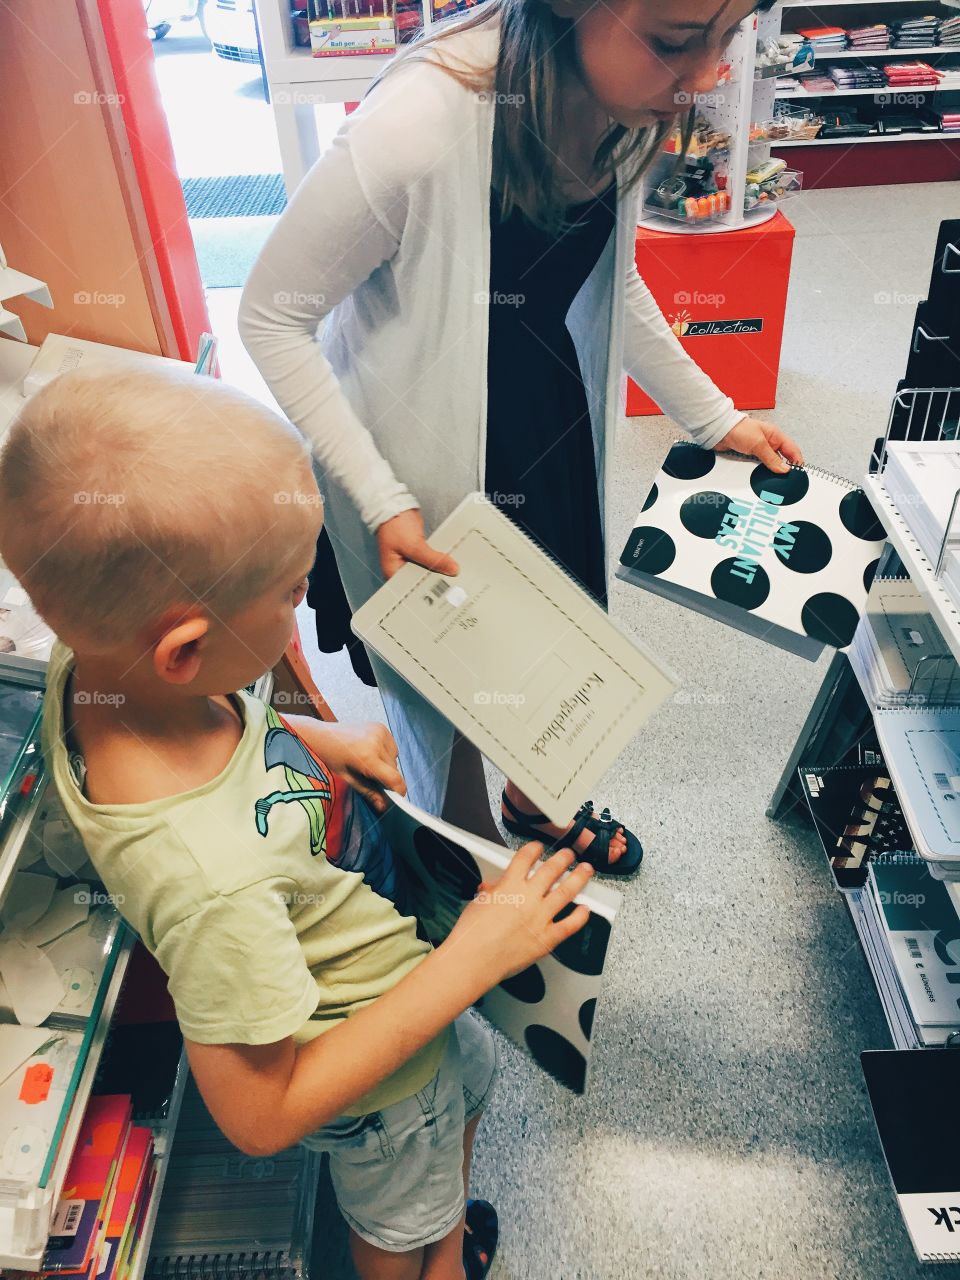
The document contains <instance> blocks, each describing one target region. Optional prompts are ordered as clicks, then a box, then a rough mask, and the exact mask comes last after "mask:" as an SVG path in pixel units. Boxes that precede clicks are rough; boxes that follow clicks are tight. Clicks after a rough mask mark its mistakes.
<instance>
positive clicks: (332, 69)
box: [264, 49, 396, 87]
mask: <svg viewBox="0 0 960 1280" xmlns="http://www.w3.org/2000/svg"><path fill="white" fill-rule="evenodd" d="M395 57H396V54H393V53H364V54H349V53H347V54H342V55H340V56H335V57H331V58H315V57H314V56H313V55H312V54H311V53H310V51H309V49H304V50H302V51H301V52H300V53H288V54H281V55H280V56H279V57H277V58H266V59H265V62H264V65H265V67H266V71H267V79H268V81H269V82H270V85H271V86H273V85H275V84H296V85H307V84H309V85H317V86H318V87H322V86H323V85H325V84H333V83H342V82H343V81H351V80H352V81H370V80H372V79H373V77H374V76H376V75H379V73H380V72H381V71H382V70H383V69H384V67H386V66H388V65H389V64H390V62H392V61H393V59H394V58H395Z"/></svg>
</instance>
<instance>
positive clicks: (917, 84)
mask: <svg viewBox="0 0 960 1280" xmlns="http://www.w3.org/2000/svg"><path fill="white" fill-rule="evenodd" d="M924 43H929V41H925V42H924ZM883 74H884V76H885V77H886V81H887V84H888V85H889V86H890V88H891V89H923V88H931V89H935V88H936V87H937V85H939V84H940V82H941V80H943V78H944V73H943V72H942V71H937V70H936V69H935V68H934V67H931V65H930V63H929V62H888V63H887V64H886V66H885V67H884V68H883Z"/></svg>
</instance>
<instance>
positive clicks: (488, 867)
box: [381, 792, 622, 1093]
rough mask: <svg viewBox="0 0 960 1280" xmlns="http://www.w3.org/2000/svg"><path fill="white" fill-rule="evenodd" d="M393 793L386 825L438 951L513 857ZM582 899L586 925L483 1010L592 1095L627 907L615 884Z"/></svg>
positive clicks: (493, 994) (592, 888) (570, 1084)
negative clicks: (597, 1044)
mask: <svg viewBox="0 0 960 1280" xmlns="http://www.w3.org/2000/svg"><path fill="white" fill-rule="evenodd" d="M387 795H388V797H389V799H390V802H391V804H390V808H389V810H388V811H387V813H386V814H385V815H384V816H383V817H382V818H381V822H382V823H383V824H384V828H385V831H386V834H387V839H388V840H389V843H390V847H391V848H392V849H393V851H394V853H396V854H397V856H398V857H399V858H400V859H401V861H402V863H403V865H404V867H405V869H406V873H407V881H408V885H409V888H410V891H411V897H412V905H413V909H414V913H415V914H416V916H417V918H418V919H419V921H420V924H421V927H422V929H423V931H424V933H425V934H426V936H427V938H428V939H429V941H430V942H432V943H434V945H439V944H440V943H441V942H442V941H443V940H444V938H445V937H446V936H447V934H448V933H449V932H450V930H451V929H452V928H453V926H454V925H455V924H456V922H457V920H458V918H459V916H460V913H461V912H462V911H463V909H464V907H466V905H467V904H468V903H469V902H471V901H472V900H473V898H474V896H475V894H476V893H477V890H478V889H479V887H480V885H481V884H487V885H494V884H495V883H496V881H498V880H499V879H500V877H501V876H502V875H503V873H504V871H505V870H506V869H507V867H508V866H509V865H510V862H511V859H512V857H513V853H512V850H510V849H505V848H504V847H503V846H502V845H498V844H493V843H492V842H491V841H489V840H484V839H482V838H481V837H479V836H474V835H471V834H470V833H469V832H466V831H462V830H461V829H460V828H459V827H454V826H452V825H451V824H450V823H449V822H444V821H442V820H441V819H440V818H435V817H433V816H432V815H431V814H428V813H425V812H424V811H423V810H421V809H418V808H416V807H415V806H414V805H412V804H411V803H410V802H409V801H408V800H406V799H404V798H403V797H401V796H398V795H394V794H393V793H392V792H388V793H387ZM576 901H577V902H578V903H582V904H583V905H584V906H586V907H588V908H589V910H590V918H589V919H588V921H587V923H586V924H585V925H584V927H583V928H582V929H581V930H580V931H579V932H578V933H575V934H574V935H573V937H572V938H568V939H567V940H566V941H565V942H561V943H560V945H559V946H558V947H557V948H556V949H555V950H554V951H552V952H551V953H550V954H549V955H547V956H544V957H543V958H542V959H541V960H538V961H537V962H536V963H535V964H532V965H530V967H529V968H528V969H524V970H523V972H522V973H518V974H515V975H514V976H513V977H512V978H507V979H506V980H505V981H503V982H501V983H500V985H499V986H497V987H494V988H493V990H492V991H488V992H487V994H486V995H485V996H484V997H483V999H482V1000H481V1002H480V1005H479V1008H480V1011H481V1013H483V1014H484V1015H485V1016H486V1017H487V1018H489V1019H490V1021H491V1022H492V1023H493V1025H494V1026H495V1027H498V1028H499V1029H500V1030H501V1031H503V1032H505V1034H506V1035H508V1036H510V1038H511V1039H512V1040H514V1041H515V1042H516V1043H517V1044H518V1045H519V1046H520V1047H521V1048H522V1049H524V1050H526V1052H527V1053H528V1054H529V1055H530V1056H531V1057H532V1058H533V1060H534V1062H536V1063H537V1065H538V1066H540V1067H541V1068H542V1069H543V1070H544V1071H546V1072H548V1073H549V1074H550V1075H552V1076H553V1077H554V1079H556V1080H559V1081H560V1083H561V1084H564V1085H566V1086H567V1088H569V1089H572V1090H573V1091H574V1092H575V1093H583V1092H584V1091H585V1089H586V1087H587V1078H588V1074H589V1068H590V1056H591V1050H592V1037H593V1022H594V1016H595V1013H596V1009H597V1003H598V1000H599V998H600V988H601V983H602V981H603V968H604V961H605V959H606V954H607V946H608V943H609V941H610V933H611V930H612V928H613V923H614V920H615V919H616V915H617V911H618V909H619V906H620V903H621V901H622V899H621V897H620V895H619V894H618V893H616V892H615V891H614V890H612V889H610V888H608V887H607V886H606V885H602V884H591V885H589V886H588V888H587V889H586V890H584V892H583V893H581V894H579V895H578V897H577V899H576Z"/></svg>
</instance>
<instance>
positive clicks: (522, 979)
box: [500, 964, 547, 1004]
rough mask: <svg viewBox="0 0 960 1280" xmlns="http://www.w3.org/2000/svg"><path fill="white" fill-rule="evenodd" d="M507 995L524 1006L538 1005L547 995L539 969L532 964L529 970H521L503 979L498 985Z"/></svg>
mask: <svg viewBox="0 0 960 1280" xmlns="http://www.w3.org/2000/svg"><path fill="white" fill-rule="evenodd" d="M500 985H501V987H503V989H504V991H506V992H507V994H508V995H511V996H513V997H514V999H515V1000H522V1001H523V1002H524V1004H539V1003H540V1001H541V1000H542V999H543V997H544V996H545V995H546V994H547V984H546V983H545V982H544V980H543V974H542V973H541V972H540V970H539V968H538V967H537V966H536V965H535V964H532V965H531V966H530V968H529V969H521V971H520V972H519V973H515V974H514V975H513V977H512V978H504V980H503V982H501V983H500Z"/></svg>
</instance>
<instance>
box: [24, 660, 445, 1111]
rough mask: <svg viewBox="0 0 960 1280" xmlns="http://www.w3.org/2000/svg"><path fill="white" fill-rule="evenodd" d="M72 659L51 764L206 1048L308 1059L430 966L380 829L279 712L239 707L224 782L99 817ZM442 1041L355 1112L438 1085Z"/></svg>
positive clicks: (46, 730)
mask: <svg viewBox="0 0 960 1280" xmlns="http://www.w3.org/2000/svg"><path fill="white" fill-rule="evenodd" d="M72 663H73V654H72V653H71V652H70V650H68V649H67V648H66V647H65V646H63V645H60V644H58V645H57V646H55V648H54V651H53V654H52V656H51V659H50V668H49V672H48V676H47V694H46V697H45V699H44V712H43V750H44V756H45V758H46V762H47V767H48V768H49V769H50V770H51V772H52V774H53V778H54V781H55V783H56V787H57V791H58V792H59V795H60V798H61V801H62V803H63V805H64V808H65V809H66V812H67V815H68V817H69V818H70V819H71V821H72V822H73V823H74V825H75V826H76V828H77V830H78V832H79V833H80V836H81V838H82V840H83V843H84V846H85V847H86V850H87V853H88V854H89V856H90V859H91V861H92V862H93V864H94V866H95V867H96V869H97V872H98V874H99V876H100V878H101V879H102V880H103V883H104V886H105V887H106V889H107V891H108V892H109V893H110V894H112V895H114V898H115V900H116V903H117V907H118V910H119V911H120V912H121V914H122V915H123V916H124V917H125V919H126V920H127V921H128V922H129V924H130V925H131V926H132V928H133V929H135V930H136V932H137V933H138V934H139V935H140V937H141V939H142V940H143V943H144V945H145V946H146V947H147V949H148V950H149V951H150V952H151V953H152V954H153V955H154V956H156V958H157V960H158V962H159V963H160V966H161V968H162V969H163V970H164V972H165V973H166V975H167V978H168V981H169V988H170V994H171V996H172V997H173V1000H174V1003H175V1005H176V1008H177V1017H178V1019H179V1021H180V1026H181V1028H182V1030H183V1034H184V1035H185V1036H186V1037H187V1038H188V1039H190V1040H195V1041H197V1042H198V1043H201V1044H268V1043H271V1042H273V1041H276V1040H282V1039H284V1038H285V1037H286V1036H293V1037H294V1039H295V1040H296V1042H297V1043H298V1044H302V1043H304V1042H306V1041H308V1040H311V1039H312V1038H313V1037H314V1036H317V1035H319V1034H321V1033H322V1032H324V1031H327V1030H329V1028H330V1027H332V1026H334V1025H336V1023H338V1022H340V1021H342V1020H343V1019H344V1018H347V1017H349V1016H350V1014H351V1013H353V1012H354V1011H355V1010H357V1009H360V1008H363V1006H364V1005H367V1004H369V1003H370V1002H371V1001H372V1000H375V999H376V998H377V997H378V996H380V995H383V994H384V992H386V991H389V990H390V989H391V987H393V986H395V985H396V983H397V982H399V981H400V979H401V978H403V977H404V975H405V974H407V973H409V972H410V971H411V969H413V968H414V966H415V965H417V964H419V963H420V961H421V960H422V959H423V958H424V956H425V955H426V954H427V953H428V952H429V950H430V946H429V943H427V942H424V941H423V940H422V939H420V938H419V937H418V936H417V932H416V921H415V919H414V918H413V917H412V916H410V915H404V914H402V908H403V882H402V879H401V878H400V877H399V876H398V873H397V869H396V866H395V864H394V859H393V855H392V853H391V851H390V848H389V846H388V845H387V844H386V842H385V841H384V840H383V838H382V836H381V835H380V830H381V828H380V824H379V823H378V822H377V820H376V816H375V815H374V814H373V811H372V810H371V809H370V807H369V806H368V805H367V804H366V802H365V801H364V800H363V799H362V797H360V796H359V795H357V794H356V793H355V792H354V791H352V790H351V788H350V787H348V786H347V785H346V784H345V783H344V782H342V781H341V780H340V779H339V778H337V777H336V776H335V775H334V774H333V773H331V771H330V770H329V769H327V768H326V766H324V764H323V763H322V762H321V761H320V760H319V759H318V758H317V757H316V755H315V754H314V753H313V752H312V751H311V750H310V748H309V747H308V746H307V744H306V743H305V742H304V741H303V739H302V738H300V737H298V736H297V734H295V733H294V732H293V730H292V729H291V728H290V727H289V725H288V724H287V723H286V722H285V721H284V720H283V718H282V717H281V716H279V715H278V714H277V713H276V711H274V710H273V709H272V708H268V707H267V706H266V705H265V704H264V703H262V702H261V701H260V700H259V699H258V698H254V697H252V696H251V695H250V694H248V693H245V692H241V693H239V694H238V695H237V699H238V707H239V709H241V710H242V713H243V719H244V728H243V734H242V737H241V739H240V742H239V744H238V746H237V749H236V751H235V752H234V754H233V757H232V758H231V760H230V762H229V764H227V766H226V768H225V769H224V770H223V771H222V772H221V773H220V774H219V775H218V776H217V777H216V778H213V779H211V781H209V782H206V783H204V784H203V786H200V787H196V788H194V789H193V790H191V791H185V792H183V793H182V794H181V795H177V796H170V797H167V798H166V799H163V800H153V801H149V802H148V803H145V804H122V805H106V804H91V803H90V802H89V801H88V800H87V799H86V798H85V797H84V795H83V791H82V761H80V760H78V759H77V758H75V757H70V756H69V754H68V751H67V748H66V745H65V742H64V716H63V700H64V691H65V687H66V683H67V679H68V676H69V673H70V670H71V668H72ZM446 1035H447V1033H446V1032H443V1033H442V1034H441V1035H440V1036H438V1037H437V1038H436V1039H435V1040H432V1041H431V1042H430V1043H429V1044H428V1045H426V1046H425V1047H424V1048H423V1049H421V1050H420V1051H419V1052H418V1053H417V1054H415V1055H414V1057H412V1058H411V1059H410V1060H409V1061H408V1062H406V1063H404V1065H403V1066H402V1067H400V1069H399V1070H398V1071H396V1072H395V1073H394V1074H393V1075H392V1076H390V1077H389V1078H388V1079H386V1080H384V1081H383V1082H382V1083H381V1084H380V1085H378V1086H377V1087H376V1088H374V1089H372V1090H371V1091H370V1093H368V1094H366V1095H365V1096H364V1097H363V1098H361V1099H359V1100H358V1101H357V1102H355V1103H354V1104H353V1106H351V1107H350V1108H348V1110H347V1112H346V1114H348V1115H363V1114H365V1113H367V1112H370V1111H378V1110H380V1109H382V1108H383V1107H386V1106H390V1105H391V1104H392V1103H394V1102H398V1101H400V1100H401V1099H403V1098H407V1097H410V1096H412V1094H414V1093H416V1092H417V1091H418V1090H419V1089H422V1088H423V1087H424V1086H425V1085H426V1084H427V1082H428V1081H429V1080H430V1079H431V1078H432V1077H433V1075H434V1073H435V1072H436V1070H437V1067H438V1065H439V1063H440V1059H441V1057H442V1055H443V1051H444V1048H445V1045H446Z"/></svg>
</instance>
